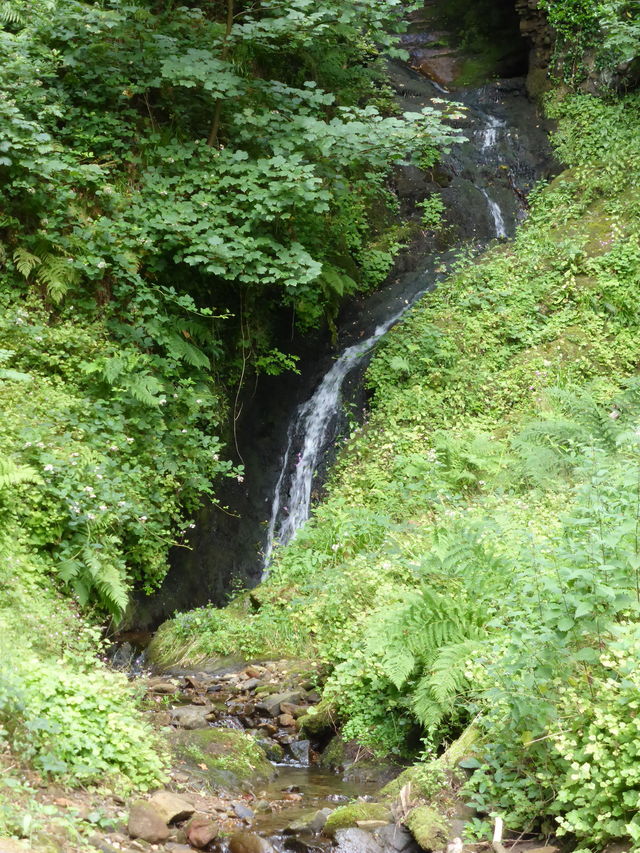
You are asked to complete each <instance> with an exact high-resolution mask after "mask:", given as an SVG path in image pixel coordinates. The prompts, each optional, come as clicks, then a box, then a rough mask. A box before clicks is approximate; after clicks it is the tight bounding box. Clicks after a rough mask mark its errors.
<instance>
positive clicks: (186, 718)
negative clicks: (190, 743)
mask: <svg viewBox="0 0 640 853" xmlns="http://www.w3.org/2000/svg"><path fill="white" fill-rule="evenodd" d="M208 711H209V709H208V708H207V709H205V708H204V707H202V706H200V705H183V706H182V707H181V708H174V709H173V710H172V711H171V722H172V723H173V724H174V726H179V727H180V728H181V729H190V730H192V729H206V728H208V726H209V723H208V722H207V719H206V715H207V713H208Z"/></svg>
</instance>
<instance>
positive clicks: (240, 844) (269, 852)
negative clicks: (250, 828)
mask: <svg viewBox="0 0 640 853" xmlns="http://www.w3.org/2000/svg"><path fill="white" fill-rule="evenodd" d="M229 853H275V850H274V848H273V846H272V845H271V844H270V843H269V842H268V841H267V840H266V838H261V837H260V836H259V835H257V834H256V833H255V832H236V833H235V835H232V836H231V838H230V839H229Z"/></svg>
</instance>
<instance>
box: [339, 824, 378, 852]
mask: <svg viewBox="0 0 640 853" xmlns="http://www.w3.org/2000/svg"><path fill="white" fill-rule="evenodd" d="M335 841H336V847H335V848H334V853H382V847H381V846H380V845H379V844H378V842H377V841H376V839H375V838H374V837H373V836H372V835H370V834H369V833H368V832H365V831H364V829H341V830H340V831H339V832H337V833H336V839H335Z"/></svg>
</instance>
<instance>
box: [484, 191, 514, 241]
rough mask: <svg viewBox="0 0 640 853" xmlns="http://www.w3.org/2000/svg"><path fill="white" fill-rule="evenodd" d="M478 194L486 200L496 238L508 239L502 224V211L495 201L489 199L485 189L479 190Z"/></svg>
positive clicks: (504, 226) (505, 228) (503, 223)
mask: <svg viewBox="0 0 640 853" xmlns="http://www.w3.org/2000/svg"><path fill="white" fill-rule="evenodd" d="M480 192H481V193H482V195H483V196H484V197H485V198H486V200H487V206H488V207H489V213H490V214H491V219H492V220H493V225H494V228H495V229H496V237H501V238H503V237H508V236H509V235H508V234H507V226H506V225H505V222H504V216H503V215H502V210H501V208H500V205H499V204H498V202H497V201H494V199H492V198H491V196H490V195H489V193H488V192H487V191H486V190H485V189H481V190H480Z"/></svg>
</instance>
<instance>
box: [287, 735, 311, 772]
mask: <svg viewBox="0 0 640 853" xmlns="http://www.w3.org/2000/svg"><path fill="white" fill-rule="evenodd" d="M309 747H310V744H309V741H308V740H296V741H294V742H293V743H290V744H289V749H290V751H291V755H292V756H293V757H294V758H295V760H296V761H298V762H299V763H300V764H302V765H304V766H305V767H308V765H309Z"/></svg>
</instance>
